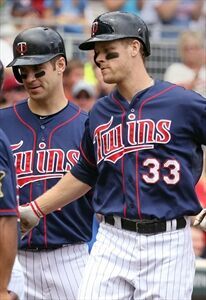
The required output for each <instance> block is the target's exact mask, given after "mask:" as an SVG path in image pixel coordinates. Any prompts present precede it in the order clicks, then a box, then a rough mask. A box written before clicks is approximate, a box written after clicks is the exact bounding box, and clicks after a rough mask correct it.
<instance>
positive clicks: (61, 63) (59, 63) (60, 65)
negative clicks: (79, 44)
mask: <svg viewBox="0 0 206 300" xmlns="http://www.w3.org/2000/svg"><path fill="white" fill-rule="evenodd" d="M65 68H66V61H65V58H64V57H63V56H61V57H59V59H58V60H57V61H56V69H57V71H58V73H63V72H64V70H65Z"/></svg>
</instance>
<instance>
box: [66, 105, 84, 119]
mask: <svg viewBox="0 0 206 300" xmlns="http://www.w3.org/2000/svg"><path fill="white" fill-rule="evenodd" d="M69 109H73V110H74V112H76V113H77V112H78V111H80V115H81V116H84V117H85V118H87V117H88V113H87V112H86V111H84V110H82V109H80V108H79V107H78V106H77V105H76V104H74V103H72V102H69Z"/></svg>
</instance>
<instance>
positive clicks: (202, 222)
mask: <svg viewBox="0 0 206 300" xmlns="http://www.w3.org/2000/svg"><path fill="white" fill-rule="evenodd" d="M193 225H194V226H200V227H201V228H202V229H203V230H205V231H206V208H204V209H202V211H201V212H200V213H199V214H198V215H197V216H196V218H195V221H194V224H193Z"/></svg>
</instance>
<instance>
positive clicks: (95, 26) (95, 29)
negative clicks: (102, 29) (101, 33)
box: [91, 21, 98, 36]
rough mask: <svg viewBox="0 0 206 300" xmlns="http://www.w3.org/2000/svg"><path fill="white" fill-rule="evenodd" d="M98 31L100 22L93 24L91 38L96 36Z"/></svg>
mask: <svg viewBox="0 0 206 300" xmlns="http://www.w3.org/2000/svg"><path fill="white" fill-rule="evenodd" d="M97 30H98V22H97V21H96V22H93V24H92V31H91V36H94V35H95V34H96V32H97Z"/></svg>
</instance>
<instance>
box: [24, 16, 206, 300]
mask: <svg viewBox="0 0 206 300" xmlns="http://www.w3.org/2000/svg"><path fill="white" fill-rule="evenodd" d="M79 47H80V49H82V50H91V49H94V60H95V63H96V64H97V66H98V67H99V68H100V69H101V72H102V75H103V78H104V81H105V82H106V83H116V84H117V89H116V90H115V91H114V92H112V93H111V94H109V95H108V96H105V97H104V98H101V99H99V100H98V101H97V102H96V103H95V105H94V106H93V108H92V110H91V112H90V115H89V119H88V120H87V121H86V124H85V132H84V135H83V139H82V142H81V157H80V159H79V161H78V163H77V164H76V165H75V166H74V167H73V168H72V169H71V171H70V172H69V173H68V174H66V175H65V176H64V177H63V178H62V179H61V180H60V181H59V182H58V183H57V185H56V186H54V187H53V188H52V189H51V190H49V191H47V192H46V193H45V194H44V195H42V196H40V197H39V198H37V199H36V200H35V201H33V202H32V203H30V204H29V205H28V206H27V207H25V208H24V207H22V208H21V218H22V231H23V232H24V233H26V231H27V230H28V229H29V227H32V226H34V225H35V224H37V223H38V221H39V219H41V218H44V217H45V214H47V213H49V212H51V211H53V210H54V209H56V208H57V207H62V206H64V205H65V204H67V203H70V202H72V201H73V200H75V199H76V198H78V197H79V196H80V195H83V194H85V193H86V192H88V191H89V190H90V189H91V187H92V186H94V184H96V185H95V192H94V198H93V205H94V209H95V212H97V213H99V214H102V218H103V220H102V222H101V223H100V227H99V231H98V234H97V237H96V242H95V243H94V246H93V248H92V251H91V254H90V257H89V261H88V263H87V265H86V269H85V273H84V277H83V281H82V284H81V287H80V291H79V295H78V299H79V300H83V299H84V300H88V299H95V300H97V299H101V300H103V299H104V300H105V299H107V300H111V299H116V300H117V299H118V300H120V299H122V300H123V299H168V300H169V299H170V300H171V299H191V294H192V289H193V277H194V271H195V268H194V266H195V264H194V252H193V247H192V240H191V232H190V217H189V216H191V215H194V216H195V215H197V214H199V213H200V211H201V206H200V204H199V202H198V199H197V196H196V194H195V191H194V187H195V184H196V182H197V181H198V178H199V177H200V174H201V171H202V148H201V145H202V144H206V101H205V99H204V98H203V97H201V96H200V95H199V94H197V93H195V92H193V91H189V90H185V89H184V88H182V87H179V86H177V85H174V84H171V83H169V82H164V81H160V80H154V79H152V78H151V77H150V76H149V74H148V72H147V70H146V68H145V64H144V60H145V57H147V56H149V55H150V44H149V33H148V29H147V26H146V25H145V23H144V22H143V21H142V20H141V19H140V18H139V17H138V16H136V15H134V14H129V13H123V12H109V13H105V14H103V15H100V16H99V17H97V18H96V19H95V20H94V22H93V24H92V31H91V38H89V39H88V40H86V41H85V42H83V43H82V44H80V46H79ZM68 187H70V188H68ZM203 212H204V211H203ZM202 217H203V215H202ZM199 222H201V220H199ZM26 223H27V224H26ZM28 223H29V224H28ZM201 224H202V223H201ZM27 225H28V226H27ZM204 228H205V230H206V226H205V225H204Z"/></svg>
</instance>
